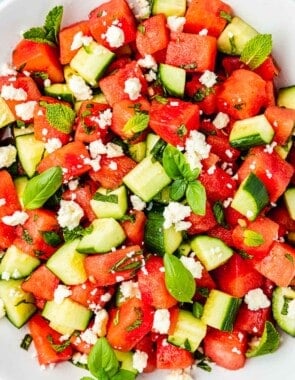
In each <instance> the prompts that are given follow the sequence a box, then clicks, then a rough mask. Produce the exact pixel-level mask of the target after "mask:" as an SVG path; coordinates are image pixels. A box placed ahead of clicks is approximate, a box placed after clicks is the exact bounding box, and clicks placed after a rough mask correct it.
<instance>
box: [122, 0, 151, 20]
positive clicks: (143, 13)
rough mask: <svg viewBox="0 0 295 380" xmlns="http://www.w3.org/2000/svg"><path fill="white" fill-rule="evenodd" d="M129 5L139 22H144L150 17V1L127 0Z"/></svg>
mask: <svg viewBox="0 0 295 380" xmlns="http://www.w3.org/2000/svg"><path fill="white" fill-rule="evenodd" d="M127 3H128V4H129V7H130V9H131V10H132V12H133V14H134V16H135V18H136V19H137V20H142V19H144V18H147V17H148V16H149V14H150V11H151V6H150V2H149V1H148V0H127Z"/></svg>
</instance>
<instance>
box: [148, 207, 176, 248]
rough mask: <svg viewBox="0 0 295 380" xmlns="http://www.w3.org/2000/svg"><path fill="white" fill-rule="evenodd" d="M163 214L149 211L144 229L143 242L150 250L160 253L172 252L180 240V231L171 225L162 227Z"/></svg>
mask: <svg viewBox="0 0 295 380" xmlns="http://www.w3.org/2000/svg"><path fill="white" fill-rule="evenodd" d="M164 221H165V220H164V216H163V213H162V212H158V211H150V212H149V213H148V216H147V221H146V225H145V231H144V244H145V246H146V248H147V249H148V250H150V252H154V253H157V254H160V255H164V254H165V253H169V254H172V253H173V252H175V251H176V250H177V248H178V247H179V245H180V244H181V242H182V233H181V232H180V231H176V230H175V228H174V227H173V226H171V227H170V228H167V229H166V228H164Z"/></svg>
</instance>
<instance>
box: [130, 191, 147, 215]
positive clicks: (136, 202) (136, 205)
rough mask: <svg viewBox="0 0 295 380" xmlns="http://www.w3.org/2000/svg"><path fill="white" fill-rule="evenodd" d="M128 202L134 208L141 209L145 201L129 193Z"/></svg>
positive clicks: (143, 207) (144, 205)
mask: <svg viewBox="0 0 295 380" xmlns="http://www.w3.org/2000/svg"><path fill="white" fill-rule="evenodd" d="M130 202H131V205H132V207H133V208H134V210H137V211H142V210H144V209H145V207H146V203H145V202H144V201H143V200H142V199H141V198H140V197H139V196H137V195H135V194H133V195H130Z"/></svg>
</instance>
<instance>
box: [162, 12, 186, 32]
mask: <svg viewBox="0 0 295 380" xmlns="http://www.w3.org/2000/svg"><path fill="white" fill-rule="evenodd" d="M185 22H186V18H185V17H180V16H168V17H167V25H168V28H169V29H170V30H171V32H177V33H178V32H182V31H183V27H184V24H185Z"/></svg>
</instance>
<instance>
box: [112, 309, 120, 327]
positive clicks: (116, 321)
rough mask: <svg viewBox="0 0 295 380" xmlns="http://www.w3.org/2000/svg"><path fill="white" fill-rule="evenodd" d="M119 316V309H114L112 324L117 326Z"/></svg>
mask: <svg viewBox="0 0 295 380" xmlns="http://www.w3.org/2000/svg"><path fill="white" fill-rule="evenodd" d="M119 317H120V310H119V309H118V310H117V311H116V315H115V317H114V319H113V324H114V325H115V326H117V325H118V324H119Z"/></svg>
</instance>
